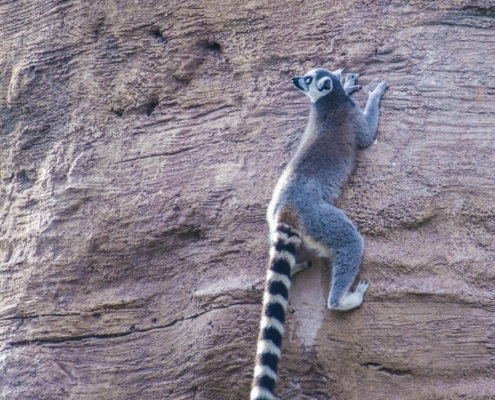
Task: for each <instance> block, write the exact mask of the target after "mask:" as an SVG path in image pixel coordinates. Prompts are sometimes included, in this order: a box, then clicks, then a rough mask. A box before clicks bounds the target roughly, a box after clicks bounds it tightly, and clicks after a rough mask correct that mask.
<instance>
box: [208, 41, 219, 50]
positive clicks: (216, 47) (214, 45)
mask: <svg viewBox="0 0 495 400" xmlns="http://www.w3.org/2000/svg"><path fill="white" fill-rule="evenodd" d="M208 48H209V49H210V50H212V51H218V52H220V50H222V47H221V46H220V44H219V43H217V42H213V43H210V44H209V45H208Z"/></svg>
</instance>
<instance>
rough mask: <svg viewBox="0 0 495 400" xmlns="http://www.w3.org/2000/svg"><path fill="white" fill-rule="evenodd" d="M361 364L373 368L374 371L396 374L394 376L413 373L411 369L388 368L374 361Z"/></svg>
mask: <svg viewBox="0 0 495 400" xmlns="http://www.w3.org/2000/svg"><path fill="white" fill-rule="evenodd" d="M361 366H363V367H366V368H368V369H372V370H374V371H380V372H385V373H386V374H388V375H394V376H404V375H411V371H410V370H400V369H393V368H387V367H384V366H383V365H381V364H378V363H374V362H367V363H363V364H361Z"/></svg>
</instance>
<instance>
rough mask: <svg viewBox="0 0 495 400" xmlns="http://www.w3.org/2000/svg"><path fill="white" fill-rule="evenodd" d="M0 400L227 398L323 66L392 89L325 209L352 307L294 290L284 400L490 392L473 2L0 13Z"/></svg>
mask: <svg viewBox="0 0 495 400" xmlns="http://www.w3.org/2000/svg"><path fill="white" fill-rule="evenodd" d="M0 21H1V22H0V31H1V32H2V41H1V42H0V49H1V51H0V54H1V55H0V173H1V177H0V212H1V214H0V215H1V225H0V260H1V264H0V397H1V398H2V399H9V400H11V399H12V400H14V399H15V400H18V399H50V400H58V399H98V400H105V399H174V400H186V399H191V400H192V399H195V400H241V399H246V398H247V396H248V393H249V387H250V381H251V373H252V365H253V357H254V351H255V343H256V336H257V331H258V322H259V313H260V310H261V305H260V302H261V292H262V287H263V279H264V274H265V273H264V269H265V267H266V262H267V239H266V230H267V226H266V223H265V220H264V214H265V209H266V206H267V204H268V201H269V198H270V194H271V191H272V188H273V185H274V184H275V182H276V180H277V178H278V176H279V174H280V172H281V171H282V169H283V167H284V165H285V164H286V163H287V161H288V160H289V159H290V156H291V155H292V154H293V152H294V149H295V147H296V146H297V143H298V140H299V137H300V134H301V133H302V131H303V129H304V125H305V121H306V116H307V114H308V108H309V104H308V100H307V99H306V98H304V97H303V96H301V94H300V93H298V92H297V90H295V89H293V88H291V85H290V77H292V76H293V75H300V74H302V73H304V72H306V71H307V70H308V69H310V68H313V67H315V66H322V67H326V68H331V69H336V68H339V67H344V68H346V69H347V70H349V71H353V72H359V73H361V74H362V77H361V78H360V83H361V84H362V85H363V86H364V89H363V90H362V91H361V92H359V93H356V94H355V95H353V96H354V99H355V101H356V102H357V103H358V104H359V105H360V106H363V105H364V103H365V101H366V93H367V90H368V89H369V88H370V87H371V88H373V86H374V84H376V82H378V81H380V80H384V79H385V80H387V81H388V82H389V83H390V85H391V87H390V88H389V89H388V91H387V92H386V94H385V96H384V98H383V100H382V103H381V118H380V126H379V132H378V140H377V143H375V144H374V145H373V146H372V147H371V148H370V149H368V150H366V151H364V152H361V153H360V155H359V159H358V162H357V168H356V172H355V174H354V175H353V177H352V179H351V181H350V183H349V184H348V186H347V187H346V188H345V190H344V192H343V195H342V198H341V200H340V201H339V206H340V207H342V209H344V210H345V211H346V213H347V214H348V216H349V217H350V218H351V219H352V220H353V221H354V222H355V223H356V225H357V226H358V228H359V230H360V231H361V232H362V234H363V236H364V237H365V240H366V250H365V257H364V262H363V266H362V271H361V278H362V279H366V280H368V281H369V282H370V283H371V286H370V289H369V290H368V293H367V294H366V297H365V303H364V304H363V306H362V307H361V308H360V309H359V310H356V311H354V312H350V313H336V312H330V311H328V310H327V309H326V308H325V307H326V296H327V293H328V290H329V276H330V273H329V268H328V264H326V263H324V262H317V263H315V265H314V266H313V268H311V269H310V270H308V271H305V272H303V273H301V274H300V275H298V276H297V277H296V278H295V279H294V283H293V287H292V289H291V294H290V296H291V305H290V311H291V312H290V313H289V317H288V322H287V333H286V335H285V337H284V344H283V356H282V362H281V365H280V380H279V384H278V388H277V393H278V395H279V398H280V399H283V400H299V399H318V400H323V399H335V400H340V399H408V400H409V399H410V400H418V399H425V400H426V399H428V400H432V399H445V400H447V399H461V398H462V399H486V400H488V399H494V398H495V379H494V376H495V265H494V264H495V241H494V235H495V178H494V168H495V159H494V156H493V154H494V151H495V134H494V132H495V115H494V114H493V109H494V107H495V39H494V38H495V6H493V3H492V2H489V1H482V0H480V1H475V0H473V1H469V0H456V1H447V0H438V1H430V0H418V1H410V2H402V1H398V0H391V1H362V0H356V1H353V2H338V1H331V0H329V1H323V2H302V1H292V0H291V1H281V0H272V1H259V0H246V1H238V0H227V1H225V2H218V1H212V0H207V1H201V2H196V1H191V0H185V1H176V0H168V1H151V0H150V1H142V2H137V1H130V0H120V1H118V0H115V1H99V2H86V1H81V0H74V1H63V0H61V1H49V2H47V1H39V0H20V1H16V2H12V1H3V2H1V3H0Z"/></svg>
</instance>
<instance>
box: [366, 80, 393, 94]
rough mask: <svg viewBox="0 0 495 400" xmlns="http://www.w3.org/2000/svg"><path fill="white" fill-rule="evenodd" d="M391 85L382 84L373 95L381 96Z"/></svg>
mask: <svg viewBox="0 0 495 400" xmlns="http://www.w3.org/2000/svg"><path fill="white" fill-rule="evenodd" d="M389 86H390V85H389V84H388V83H387V82H380V83H379V84H378V85H377V87H376V88H375V90H373V92H371V94H374V95H378V96H381V95H383V93H384V92H385V90H387V88H388V87H389Z"/></svg>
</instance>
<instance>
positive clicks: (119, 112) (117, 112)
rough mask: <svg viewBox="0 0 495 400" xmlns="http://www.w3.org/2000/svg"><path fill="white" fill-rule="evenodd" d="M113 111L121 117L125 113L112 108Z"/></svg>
mask: <svg viewBox="0 0 495 400" xmlns="http://www.w3.org/2000/svg"><path fill="white" fill-rule="evenodd" d="M112 112H113V113H114V114H115V115H116V116H117V117H119V118H122V116H123V115H124V112H123V111H121V110H112Z"/></svg>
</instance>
